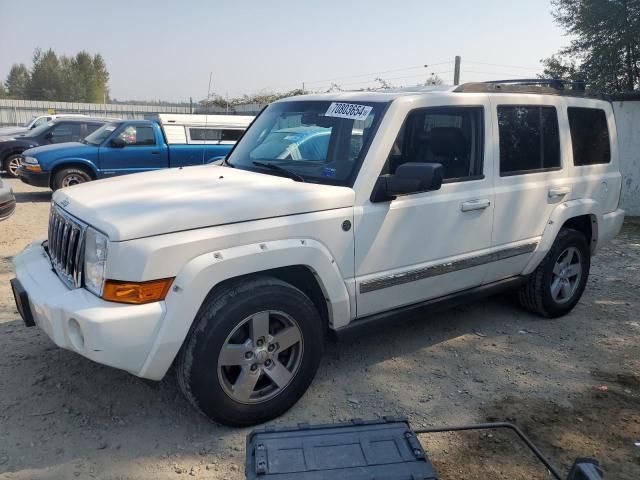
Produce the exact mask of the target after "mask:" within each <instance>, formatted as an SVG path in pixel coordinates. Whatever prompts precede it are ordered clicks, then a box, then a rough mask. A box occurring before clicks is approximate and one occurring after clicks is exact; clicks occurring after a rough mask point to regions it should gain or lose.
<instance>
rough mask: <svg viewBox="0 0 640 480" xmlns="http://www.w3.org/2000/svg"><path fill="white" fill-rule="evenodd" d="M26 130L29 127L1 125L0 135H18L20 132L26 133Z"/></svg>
mask: <svg viewBox="0 0 640 480" xmlns="http://www.w3.org/2000/svg"><path fill="white" fill-rule="evenodd" d="M28 131H29V129H28V128H24V127H2V128H0V137H7V136H11V135H18V134H20V133H27V132H28Z"/></svg>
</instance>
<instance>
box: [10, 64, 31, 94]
mask: <svg viewBox="0 0 640 480" xmlns="http://www.w3.org/2000/svg"><path fill="white" fill-rule="evenodd" d="M30 81H31V75H30V74H29V70H28V69H27V67H26V65H25V64H24V63H21V64H19V65H18V64H17V63H16V64H14V65H13V66H12V67H11V70H9V75H8V76H7V80H6V81H5V82H4V85H5V87H6V89H7V92H6V94H7V97H8V98H18V99H20V98H26V97H27V90H28V89H29V82H30Z"/></svg>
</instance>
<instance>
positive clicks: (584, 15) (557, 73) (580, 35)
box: [543, 0, 640, 92]
mask: <svg viewBox="0 0 640 480" xmlns="http://www.w3.org/2000/svg"><path fill="white" fill-rule="evenodd" d="M552 5H553V6H554V8H555V10H554V12H553V15H554V17H555V20H556V22H557V23H558V24H559V25H561V26H562V27H563V28H564V30H565V31H566V33H567V34H568V35H570V36H571V37H573V40H572V41H571V43H570V45H569V46H568V47H567V48H564V49H562V50H561V51H560V52H559V53H558V54H557V55H554V56H552V57H549V58H547V59H544V60H543V63H544V66H545V70H544V74H545V75H547V76H554V77H559V78H565V79H570V80H582V81H585V82H586V83H587V85H588V87H589V88H590V89H593V90H602V91H613V92H622V91H632V90H635V89H636V88H638V87H640V0H552Z"/></svg>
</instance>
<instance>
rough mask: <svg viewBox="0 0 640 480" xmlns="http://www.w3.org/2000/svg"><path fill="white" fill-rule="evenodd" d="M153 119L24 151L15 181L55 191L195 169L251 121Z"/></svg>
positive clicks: (237, 118) (106, 127)
mask: <svg viewBox="0 0 640 480" xmlns="http://www.w3.org/2000/svg"><path fill="white" fill-rule="evenodd" d="M159 117H161V118H159V119H158V120H122V121H113V122H109V123H107V124H105V125H103V126H102V127H100V128H99V129H98V130H96V131H95V132H93V133H92V134H91V135H89V136H87V137H85V138H84V139H83V140H81V141H80V142H71V143H61V144H56V145H46V146H42V147H36V148H32V149H29V150H26V151H25V152H24V153H23V156H22V158H21V163H20V167H19V168H18V175H19V177H20V179H21V180H22V181H23V182H24V183H28V184H30V185H34V186H39V187H48V188H51V189H52V190H54V191H55V190H57V189H59V188H63V187H68V186H71V185H76V184H78V183H84V182H88V181H91V180H97V179H100V178H108V177H113V176H116V175H123V174H128V173H136V172H145V171H148V170H157V169H161V168H172V167H182V166H187V165H199V164H203V163H207V162H208V161H210V160H211V159H212V158H215V157H221V156H224V155H226V154H227V153H228V152H229V150H231V148H232V147H233V145H234V144H235V142H236V141H237V140H238V139H239V138H240V136H241V135H242V133H243V132H244V130H245V129H246V127H247V126H248V125H249V123H250V122H251V120H252V119H253V117H247V116H235V115H233V116H231V115H229V116H222V115H209V116H204V115H159ZM205 117H206V118H205ZM214 117H215V118H214Z"/></svg>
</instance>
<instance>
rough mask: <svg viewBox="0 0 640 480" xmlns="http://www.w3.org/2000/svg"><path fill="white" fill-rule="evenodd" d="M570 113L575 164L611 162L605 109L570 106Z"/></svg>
mask: <svg viewBox="0 0 640 480" xmlns="http://www.w3.org/2000/svg"><path fill="white" fill-rule="evenodd" d="M568 114H569V129H570V130H571V145H572V147H573V164H574V165H576V166H583V165H598V164H602V163H609V162H611V145H610V141H609V127H608V125H607V115H606V113H605V112H604V110H601V109H599V108H580V107H569V109H568Z"/></svg>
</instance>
